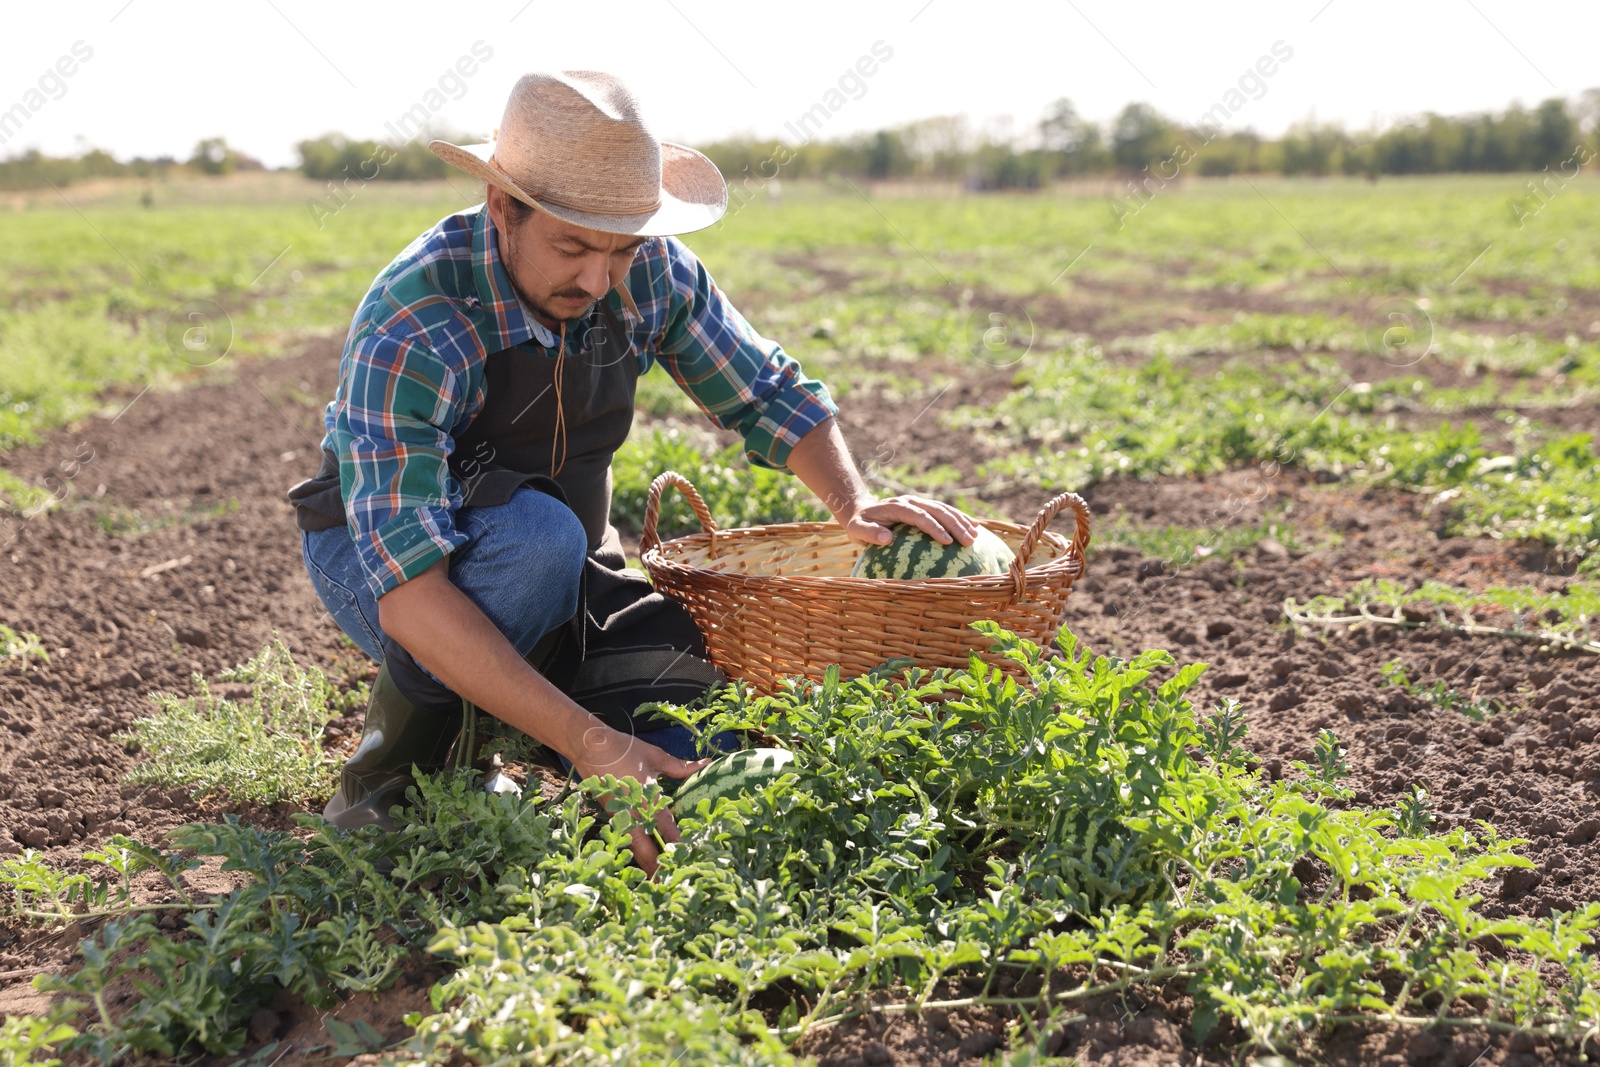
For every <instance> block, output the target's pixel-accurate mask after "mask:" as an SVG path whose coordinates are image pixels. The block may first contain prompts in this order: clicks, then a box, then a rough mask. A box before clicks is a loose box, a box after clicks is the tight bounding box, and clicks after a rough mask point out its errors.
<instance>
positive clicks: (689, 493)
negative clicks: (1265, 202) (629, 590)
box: [639, 471, 1087, 556]
mask: <svg viewBox="0 0 1600 1067" xmlns="http://www.w3.org/2000/svg"><path fill="white" fill-rule="evenodd" d="M669 485H671V486H676V487H677V488H678V489H679V490H681V491H682V492H683V495H684V496H686V497H688V498H689V506H690V507H691V508H694V515H695V518H697V519H699V520H700V526H701V528H702V529H704V530H705V532H706V533H709V534H714V533H716V532H717V523H716V520H715V519H713V518H712V517H711V509H710V508H708V507H706V502H705V501H704V500H702V499H701V498H700V494H699V492H698V491H696V489H695V487H694V486H693V485H691V484H689V479H687V478H685V477H684V476H683V475H681V474H679V473H678V472H677V471H662V472H661V473H660V474H658V475H656V480H655V481H653V482H651V483H650V496H649V498H648V499H647V500H646V501H645V505H644V532H643V533H641V534H640V535H639V554H640V555H641V556H642V555H644V554H645V553H646V552H648V551H650V550H651V549H652V548H655V547H656V546H657V545H659V544H661V538H660V537H658V536H657V535H656V522H657V520H658V519H660V517H661V493H662V491H663V490H665V489H666V488H667V486H669ZM1085 536H1087V535H1085ZM712 540H713V543H715V538H713V539H712Z"/></svg>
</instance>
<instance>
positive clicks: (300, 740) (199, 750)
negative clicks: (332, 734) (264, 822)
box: [121, 639, 363, 804]
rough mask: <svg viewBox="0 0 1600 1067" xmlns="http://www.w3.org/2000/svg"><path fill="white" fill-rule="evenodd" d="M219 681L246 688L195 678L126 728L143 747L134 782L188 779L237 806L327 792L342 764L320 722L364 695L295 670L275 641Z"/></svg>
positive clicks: (189, 784)
mask: <svg viewBox="0 0 1600 1067" xmlns="http://www.w3.org/2000/svg"><path fill="white" fill-rule="evenodd" d="M219 680H220V681H222V682H231V683H242V684H245V685H249V686H250V688H251V693H250V696H249V698H248V699H246V700H243V701H237V700H230V699H226V698H223V697H218V696H215V695H214V694H213V693H212V692H211V687H210V685H209V684H208V683H207V682H206V680H205V679H204V678H202V677H200V676H198V675H196V676H195V688H196V690H197V692H196V693H195V695H194V696H192V697H177V696H173V695H171V694H161V695H158V696H157V697H156V698H155V700H156V704H157V711H156V712H155V714H153V715H150V716H148V717H146V718H142V719H139V720H137V721H136V722H135V723H134V725H133V728H132V729H131V730H130V731H128V733H127V734H125V735H121V739H122V740H125V741H128V742H129V743H130V744H132V745H134V746H136V747H137V750H138V752H139V759H138V761H137V762H136V763H135V764H134V766H133V769H132V770H131V771H130V772H129V774H128V778H129V780H130V781H132V782H137V783H139V784H141V785H158V786H183V787H185V788H188V789H191V790H193V791H194V792H195V793H196V794H197V795H211V796H220V797H223V798H225V799H227V800H230V801H233V802H235V803H240V802H247V801H248V802H254V803H258V804H277V803H280V802H287V803H291V804H305V803H307V802H308V801H311V800H321V799H323V798H325V797H327V796H328V795H329V793H331V792H332V789H333V784H334V780H335V774H336V769H337V761H335V760H334V759H333V758H332V757H330V756H329V755H328V754H327V753H326V752H324V751H323V747H322V732H323V729H324V728H325V727H326V726H327V725H328V723H330V722H332V721H333V720H334V719H335V718H336V717H338V716H339V715H340V714H341V713H342V712H343V710H344V709H345V707H348V706H351V705H353V704H359V703H360V702H361V701H362V700H363V694H362V693H361V692H360V691H359V690H357V691H354V692H351V693H347V694H340V693H336V692H335V691H334V690H333V689H332V687H330V686H329V685H328V683H327V681H326V679H324V678H323V676H322V672H321V671H319V670H317V669H316V668H315V667H307V668H303V669H302V668H301V667H299V666H298V665H297V664H296V663H295V662H294V658H293V656H291V655H290V653H289V649H288V646H286V645H285V644H284V643H283V642H282V641H281V640H276V639H275V640H274V641H273V642H272V643H271V644H270V645H268V646H267V647H265V648H264V649H262V651H261V653H260V654H259V655H257V656H256V657H255V658H253V659H251V660H250V661H249V662H247V663H245V664H243V665H241V666H239V667H235V668H233V669H232V670H229V671H226V672H224V673H223V674H222V675H220V676H219Z"/></svg>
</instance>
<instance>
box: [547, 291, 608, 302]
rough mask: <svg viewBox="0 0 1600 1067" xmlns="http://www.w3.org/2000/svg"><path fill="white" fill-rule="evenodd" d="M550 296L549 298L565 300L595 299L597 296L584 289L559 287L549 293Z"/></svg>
mask: <svg viewBox="0 0 1600 1067" xmlns="http://www.w3.org/2000/svg"><path fill="white" fill-rule="evenodd" d="M550 296H551V299H560V300H567V299H570V300H595V299H598V298H597V297H595V296H593V295H591V294H590V293H589V292H588V291H587V290H585V289H560V290H557V291H556V292H554V293H551V294H550Z"/></svg>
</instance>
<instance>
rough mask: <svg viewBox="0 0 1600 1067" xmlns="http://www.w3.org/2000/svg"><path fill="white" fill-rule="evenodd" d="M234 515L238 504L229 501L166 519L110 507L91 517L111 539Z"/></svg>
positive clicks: (169, 516) (162, 516)
mask: <svg viewBox="0 0 1600 1067" xmlns="http://www.w3.org/2000/svg"><path fill="white" fill-rule="evenodd" d="M238 511H239V501H238V500H235V499H232V498H230V499H228V500H224V501H221V502H219V503H216V504H212V505H210V506H209V507H203V508H194V507H188V508H184V509H183V510H182V511H181V512H174V513H171V514H167V515H149V516H147V515H145V514H143V513H142V512H140V511H139V509H138V508H125V507H121V506H117V505H113V506H111V507H108V508H106V509H105V510H102V511H99V512H98V513H97V514H96V515H95V517H94V523H95V525H96V526H98V527H99V528H100V529H101V530H104V531H105V532H106V533H107V534H109V535H110V536H112V537H136V536H138V535H139V534H145V533H149V532H151V531H152V530H167V529H171V528H172V527H174V526H192V525H193V524H195V523H197V522H201V521H203V520H205V519H214V518H218V517H220V516H223V515H233V514H237V513H238Z"/></svg>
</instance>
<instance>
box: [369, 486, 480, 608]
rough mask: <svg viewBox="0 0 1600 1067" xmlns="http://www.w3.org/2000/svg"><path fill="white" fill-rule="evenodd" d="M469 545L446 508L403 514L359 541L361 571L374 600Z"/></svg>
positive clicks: (415, 509) (416, 510) (423, 509)
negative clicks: (463, 546)
mask: <svg viewBox="0 0 1600 1067" xmlns="http://www.w3.org/2000/svg"><path fill="white" fill-rule="evenodd" d="M466 543H467V535H466V534H464V533H462V532H461V531H460V530H458V529H456V526H455V521H454V517H453V516H452V514H451V511H450V509H449V508H445V507H421V508H412V509H410V510H408V511H402V512H401V513H400V514H399V515H396V516H395V517H394V518H392V519H390V520H389V521H388V522H386V523H384V524H383V525H382V526H380V527H378V528H377V529H376V530H373V531H372V532H371V533H368V534H367V535H366V536H364V537H363V536H357V538H356V547H357V552H358V554H359V556H360V560H361V569H362V570H363V571H364V572H365V573H366V578H367V586H368V587H369V588H370V589H371V590H372V595H373V596H374V597H381V596H383V594H385V593H387V592H388V591H389V590H391V589H393V588H394V587H395V586H397V585H400V584H401V583H402V582H408V581H410V580H411V579H413V578H415V577H416V576H417V575H419V574H421V573H422V572H423V571H425V570H427V569H428V568H429V567H431V566H433V565H434V564H435V563H438V562H439V561H440V560H441V559H444V558H445V557H446V556H448V555H450V553H452V552H454V551H455V550H456V549H458V548H460V547H461V546H462V545H464V544H466Z"/></svg>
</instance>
